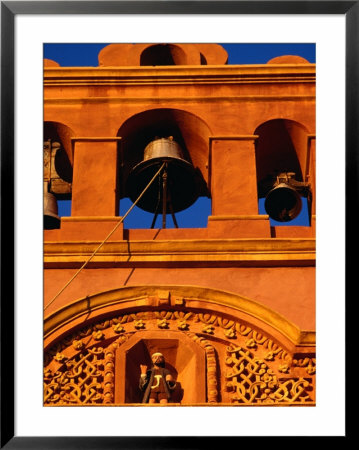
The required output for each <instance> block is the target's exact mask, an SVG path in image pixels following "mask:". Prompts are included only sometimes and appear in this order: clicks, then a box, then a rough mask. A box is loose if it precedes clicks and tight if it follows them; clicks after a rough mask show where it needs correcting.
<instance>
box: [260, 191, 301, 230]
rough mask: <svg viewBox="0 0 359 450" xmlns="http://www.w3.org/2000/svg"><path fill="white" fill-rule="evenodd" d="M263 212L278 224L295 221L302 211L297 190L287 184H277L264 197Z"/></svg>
mask: <svg viewBox="0 0 359 450" xmlns="http://www.w3.org/2000/svg"><path fill="white" fill-rule="evenodd" d="M264 207H265V210H266V211H267V214H268V215H269V217H271V218H272V219H274V220H276V221H278V222H289V221H291V220H293V219H295V218H296V217H297V216H298V215H299V213H300V211H301V210H302V200H301V197H300V195H299V194H298V192H297V190H296V189H295V188H294V187H292V186H290V184H288V183H279V184H277V185H276V186H275V187H274V188H273V189H272V190H270V191H269V192H268V194H267V196H266V199H265V202H264Z"/></svg>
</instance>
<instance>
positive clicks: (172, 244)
mask: <svg viewBox="0 0 359 450" xmlns="http://www.w3.org/2000/svg"><path fill="white" fill-rule="evenodd" d="M100 244H101V242H89V241H84V242H81V241H75V242H70V241H68V242H45V243H44V266H45V268H60V267H79V266H80V265H81V264H83V263H84V262H85V261H86V260H87V258H89V257H90V255H91V254H92V253H93V252H94V251H95V250H96V248H97V247H98V246H99V245H100ZM183 264H185V265H188V266H192V265H193V266H211V265H215V266H217V265H219V266H221V265H228V264H231V265H240V266H241V265H243V266H248V265H250V266H256V265H257V266H267V265H268V266H275V265H277V266H278V265H279V266H314V265H315V239H311V238H310V239H210V240H190V239H188V240H171V241H166V240H158V241H134V240H133V241H125V240H124V241H115V242H107V243H105V244H104V245H103V246H102V247H101V249H100V250H99V252H98V253H96V255H95V256H94V257H93V258H92V259H91V261H90V262H89V264H88V266H87V267H88V268H91V267H127V266H129V265H131V266H133V265H157V266H166V267H168V266H169V265H183Z"/></svg>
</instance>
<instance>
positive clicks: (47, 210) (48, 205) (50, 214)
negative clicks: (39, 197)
mask: <svg viewBox="0 0 359 450" xmlns="http://www.w3.org/2000/svg"><path fill="white" fill-rule="evenodd" d="M44 228H45V230H52V229H55V228H60V217H59V216H58V208H57V200H56V197H55V196H54V194H51V192H48V190H47V183H45V188H44Z"/></svg>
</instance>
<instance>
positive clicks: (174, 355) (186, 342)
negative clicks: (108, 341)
mask: <svg viewBox="0 0 359 450" xmlns="http://www.w3.org/2000/svg"><path fill="white" fill-rule="evenodd" d="M154 352H161V353H162V354H163V355H164V357H165V361H166V368H167V369H169V371H170V372H171V374H172V376H173V377H174V379H175V380H176V388H175V390H174V392H173V393H172V398H171V401H172V402H173V403H181V404H182V405H185V404H196V403H206V399H207V396H206V358H205V357H206V355H205V350H204V348H202V347H201V346H199V345H198V344H196V343H195V342H194V341H193V339H191V338H190V337H188V336H186V335H185V334H184V333H181V332H178V331H142V332H138V333H136V334H135V335H133V336H132V337H131V338H130V339H129V340H128V341H127V342H126V343H125V344H123V345H121V346H119V347H118V348H117V350H116V356H115V361H116V369H115V370H116V373H118V374H119V375H118V378H119V379H117V380H116V381H117V383H116V382H115V394H114V400H115V403H120V404H121V403H141V401H142V395H143V394H142V393H141V392H140V391H139V389H138V382H139V378H140V364H146V365H147V366H148V367H151V364H152V363H151V354H152V353H154ZM120 378H121V379H120Z"/></svg>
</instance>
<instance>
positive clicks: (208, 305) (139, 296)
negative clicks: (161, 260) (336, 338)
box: [44, 285, 315, 346]
mask: <svg viewBox="0 0 359 450" xmlns="http://www.w3.org/2000/svg"><path fill="white" fill-rule="evenodd" d="M164 290H166V292H170V295H169V298H170V303H167V307H171V308H173V309H175V310H177V311H176V314H177V315H178V314H182V315H183V316H178V317H177V319H181V327H184V326H186V323H185V322H183V320H184V321H187V320H188V318H189V317H190V316H188V315H187V314H192V312H191V311H192V309H193V308H196V309H198V308H201V309H203V310H204V311H206V310H210V311H213V310H216V308H218V306H221V307H224V308H229V313H230V314H231V315H232V316H236V315H238V313H242V314H243V313H244V314H245V315H248V316H249V317H248V319H250V318H251V317H252V318H255V319H257V320H259V321H260V322H261V323H263V324H265V325H267V326H269V327H270V328H272V329H275V330H277V331H278V332H279V333H281V334H282V335H283V337H285V338H287V339H289V340H290V341H291V342H292V343H293V344H295V345H307V346H314V345H315V333H314V332H312V331H305V330H300V329H299V328H298V327H297V326H296V325H294V324H293V323H291V322H289V321H288V320H286V319H285V318H284V317H283V316H281V315H280V314H278V313H276V312H275V311H273V310H272V309H270V308H268V307H266V306H264V305H262V304H260V303H257V302H255V301H253V300H250V299H248V298H245V297H243V296H240V295H238V294H233V293H230V292H225V291H219V290H215V289H209V288H202V287H198V286H165V287H164V286H148V285H146V286H133V287H126V288H121V289H117V290H113V291H107V292H104V293H100V294H96V295H93V296H89V297H85V298H83V299H80V300H77V301H75V302H73V303H70V304H68V305H67V306H65V307H63V308H61V309H59V310H58V311H56V312H54V313H52V314H51V315H50V316H48V317H47V318H45V323H44V333H45V338H46V340H50V339H51V335H52V333H54V332H56V331H59V330H60V329H61V328H63V327H64V326H65V327H66V324H71V323H76V321H77V322H78V323H79V324H80V323H82V322H83V320H84V317H88V315H89V312H91V315H92V318H93V317H94V315H96V311H101V310H103V309H104V308H106V307H111V308H116V309H117V310H121V309H131V308H134V307H138V305H141V307H142V308H145V307H146V306H147V307H153V308H158V307H161V304H162V303H161V298H160V297H161V296H162V295H163V292H164ZM191 306H192V309H191ZM205 314H206V313H204V315H203V317H207V316H206V315H205ZM248 319H247V320H248ZM122 320H123V318H122V319H121V321H122ZM121 323H123V322H121ZM178 325H179V324H178V323H177V326H178ZM138 326H142V325H140V323H139V324H138ZM240 330H241V328H240V329H239V330H238V329H236V330H234V331H233V333H234V332H239V331H240ZM226 331H227V332H228V330H226Z"/></svg>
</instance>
